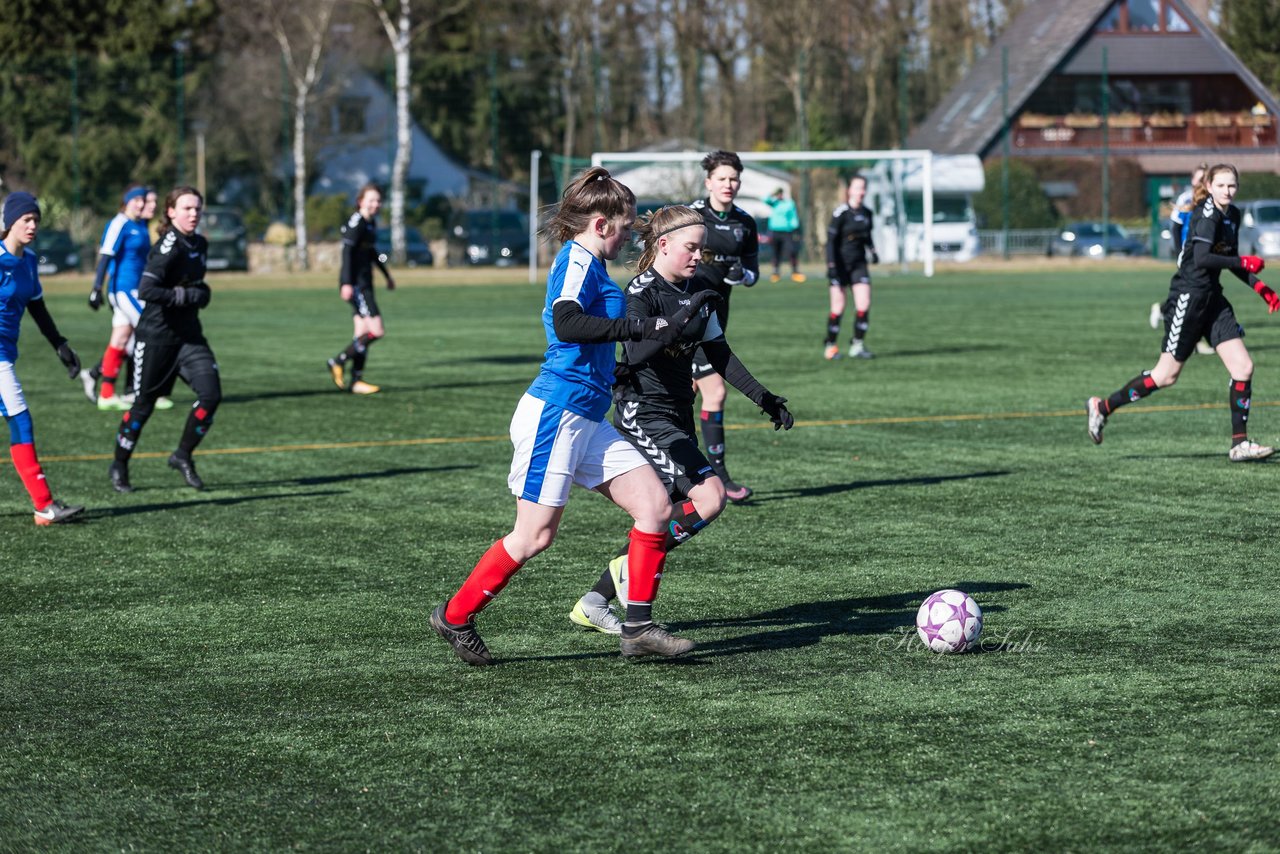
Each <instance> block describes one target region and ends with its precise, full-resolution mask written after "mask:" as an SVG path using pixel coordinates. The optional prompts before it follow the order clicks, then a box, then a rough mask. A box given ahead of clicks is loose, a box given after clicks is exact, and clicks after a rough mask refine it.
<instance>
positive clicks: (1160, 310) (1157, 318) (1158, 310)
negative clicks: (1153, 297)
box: [1147, 302, 1164, 329]
mask: <svg viewBox="0 0 1280 854" xmlns="http://www.w3.org/2000/svg"><path fill="white" fill-rule="evenodd" d="M1163 321H1164V303H1159V302H1153V303H1151V316H1150V317H1148V318H1147V322H1148V323H1150V324H1151V328H1152V329H1159V328H1160V324H1161V322H1163Z"/></svg>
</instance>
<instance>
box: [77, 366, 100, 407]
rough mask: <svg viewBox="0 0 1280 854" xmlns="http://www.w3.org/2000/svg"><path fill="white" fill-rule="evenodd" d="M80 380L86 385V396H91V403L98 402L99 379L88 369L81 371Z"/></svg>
mask: <svg viewBox="0 0 1280 854" xmlns="http://www.w3.org/2000/svg"><path fill="white" fill-rule="evenodd" d="M80 382H81V383H82V384H83V385H84V396H85V397H87V398H89V402H90V403H97V402H98V381H97V380H95V379H94V378H93V374H91V373H89V372H88V371H87V370H82V371H81V372H80Z"/></svg>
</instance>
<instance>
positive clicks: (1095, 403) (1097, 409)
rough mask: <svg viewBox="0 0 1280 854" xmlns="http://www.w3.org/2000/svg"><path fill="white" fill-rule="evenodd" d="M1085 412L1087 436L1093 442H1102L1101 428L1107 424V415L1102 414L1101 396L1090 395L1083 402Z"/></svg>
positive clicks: (1098, 443)
mask: <svg viewBox="0 0 1280 854" xmlns="http://www.w3.org/2000/svg"><path fill="white" fill-rule="evenodd" d="M1084 409H1085V412H1086V413H1088V415H1089V438H1090V439H1092V440H1093V444H1095V445H1101V444H1102V428H1103V427H1106V426H1107V416H1105V415H1103V414H1102V398H1100V397H1091V398H1089V399H1088V400H1086V401H1085V403H1084Z"/></svg>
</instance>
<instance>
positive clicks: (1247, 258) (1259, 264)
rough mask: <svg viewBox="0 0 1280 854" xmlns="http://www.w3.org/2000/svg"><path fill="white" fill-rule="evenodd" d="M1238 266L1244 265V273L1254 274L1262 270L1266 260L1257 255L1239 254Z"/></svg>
mask: <svg viewBox="0 0 1280 854" xmlns="http://www.w3.org/2000/svg"><path fill="white" fill-rule="evenodd" d="M1240 266H1242V267H1244V271H1245V272H1246V273H1253V274H1254V275H1257V274H1258V273H1261V272H1262V269H1263V268H1264V267H1266V266H1267V262H1266V261H1263V260H1262V259H1261V258H1259V257H1258V256H1257V255H1241V256H1240Z"/></svg>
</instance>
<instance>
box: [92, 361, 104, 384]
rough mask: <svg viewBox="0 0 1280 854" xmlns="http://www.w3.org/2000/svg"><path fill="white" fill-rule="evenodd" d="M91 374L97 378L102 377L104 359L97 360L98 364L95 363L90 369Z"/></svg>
mask: <svg viewBox="0 0 1280 854" xmlns="http://www.w3.org/2000/svg"><path fill="white" fill-rule="evenodd" d="M89 376H91V377H93V378H94V379H95V380H100V379H102V360H101V359H99V360H98V361H97V364H95V365H94V366H93V367H92V368H90V369H89Z"/></svg>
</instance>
